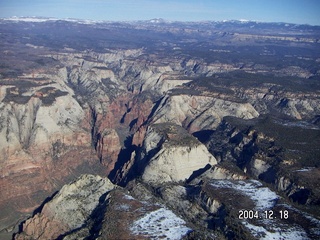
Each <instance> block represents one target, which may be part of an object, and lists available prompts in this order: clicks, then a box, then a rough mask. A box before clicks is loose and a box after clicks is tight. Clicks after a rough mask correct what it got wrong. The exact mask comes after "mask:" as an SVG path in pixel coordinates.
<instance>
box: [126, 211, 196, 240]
mask: <svg viewBox="0 0 320 240" xmlns="http://www.w3.org/2000/svg"><path fill="white" fill-rule="evenodd" d="M185 224H186V222H185V221H184V220H182V219H181V218H179V217H178V216H176V215H175V214H174V213H173V212H172V211H170V210H168V209H165V208H160V209H158V210H156V211H153V212H150V213H148V214H146V215H145V216H144V217H142V218H141V219H139V220H137V221H135V222H134V223H133V225H132V226H131V228H130V230H131V231H132V233H133V234H135V235H143V236H146V237H148V238H149V239H163V238H164V236H165V239H172V240H173V239H181V238H182V237H183V236H184V235H186V234H187V233H189V232H190V231H192V229H190V228H188V227H186V225H185Z"/></svg>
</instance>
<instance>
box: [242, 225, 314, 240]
mask: <svg viewBox="0 0 320 240" xmlns="http://www.w3.org/2000/svg"><path fill="white" fill-rule="evenodd" d="M243 224H244V225H245V226H246V227H247V228H248V229H249V230H250V231H251V233H252V234H253V235H254V236H255V237H257V238H258V239H260V240H272V239H274V240H286V239H294V240H306V239H309V238H308V236H307V234H306V233H305V232H304V231H303V229H300V228H298V227H289V226H284V227H282V228H281V229H280V228H272V229H270V230H269V231H268V230H267V229H265V228H264V227H261V226H255V225H252V224H250V223H248V222H243Z"/></svg>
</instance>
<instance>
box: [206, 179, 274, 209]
mask: <svg viewBox="0 0 320 240" xmlns="http://www.w3.org/2000/svg"><path fill="white" fill-rule="evenodd" d="M212 186H214V187H218V188H233V189H235V190H237V191H241V192H242V193H243V194H244V195H247V196H248V197H250V198H251V199H252V200H253V201H254V202H255V204H256V210H264V209H269V208H272V207H273V206H274V205H275V204H276V201H277V200H278V198H279V197H278V195H277V194H276V193H274V192H272V191H271V190H270V189H269V188H267V187H262V184H261V183H260V182H259V181H256V180H250V181H237V182H235V181H234V182H232V181H226V180H222V181H215V182H213V183H212Z"/></svg>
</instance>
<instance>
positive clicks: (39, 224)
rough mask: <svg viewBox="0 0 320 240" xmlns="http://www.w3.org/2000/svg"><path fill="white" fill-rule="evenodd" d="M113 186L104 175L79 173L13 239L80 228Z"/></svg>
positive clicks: (52, 236) (51, 235) (45, 236)
mask: <svg viewBox="0 0 320 240" xmlns="http://www.w3.org/2000/svg"><path fill="white" fill-rule="evenodd" d="M114 187H115V186H114V185H113V184H112V183H111V182H110V181H109V180H108V179H106V178H101V177H99V176H93V175H83V176H81V177H80V178H79V179H78V180H77V181H75V182H73V183H71V184H68V185H65V186H64V187H63V188H62V189H61V190H60V191H59V192H58V193H57V194H56V195H55V196H54V197H53V199H52V200H51V201H50V202H48V203H46V204H45V205H44V206H43V208H42V210H41V212H40V213H37V214H36V215H35V216H34V217H33V218H31V219H28V220H27V221H26V222H25V223H24V224H23V227H22V229H23V230H22V231H23V232H22V233H21V234H18V235H17V236H16V237H15V239H28V238H33V239H55V238H58V237H59V236H62V235H64V234H65V233H67V232H68V231H71V230H74V229H77V228H80V227H81V226H82V225H83V224H84V223H85V221H86V220H87V219H88V218H89V216H90V214H91V213H92V211H93V210H94V209H95V208H96V207H97V205H98V204H99V200H100V198H101V197H102V195H103V194H105V193H107V192H109V191H110V190H112V189H113V188H114Z"/></svg>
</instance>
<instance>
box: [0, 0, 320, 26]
mask: <svg viewBox="0 0 320 240" xmlns="http://www.w3.org/2000/svg"><path fill="white" fill-rule="evenodd" d="M11 16H43V17H56V18H80V19H91V20H113V21H119V20H120V21H121V20H146V19H152V18H164V19H167V20H178V21H202V20H215V21H221V20H231V19H233V20H234V19H235V20H239V19H247V20H257V21H265V22H289V23H302V24H304V23H307V24H311V25H320V1H319V0H149V1H148V0H117V1H116V0H90V1H89V0H87V1H85V0H0V17H11Z"/></svg>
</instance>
